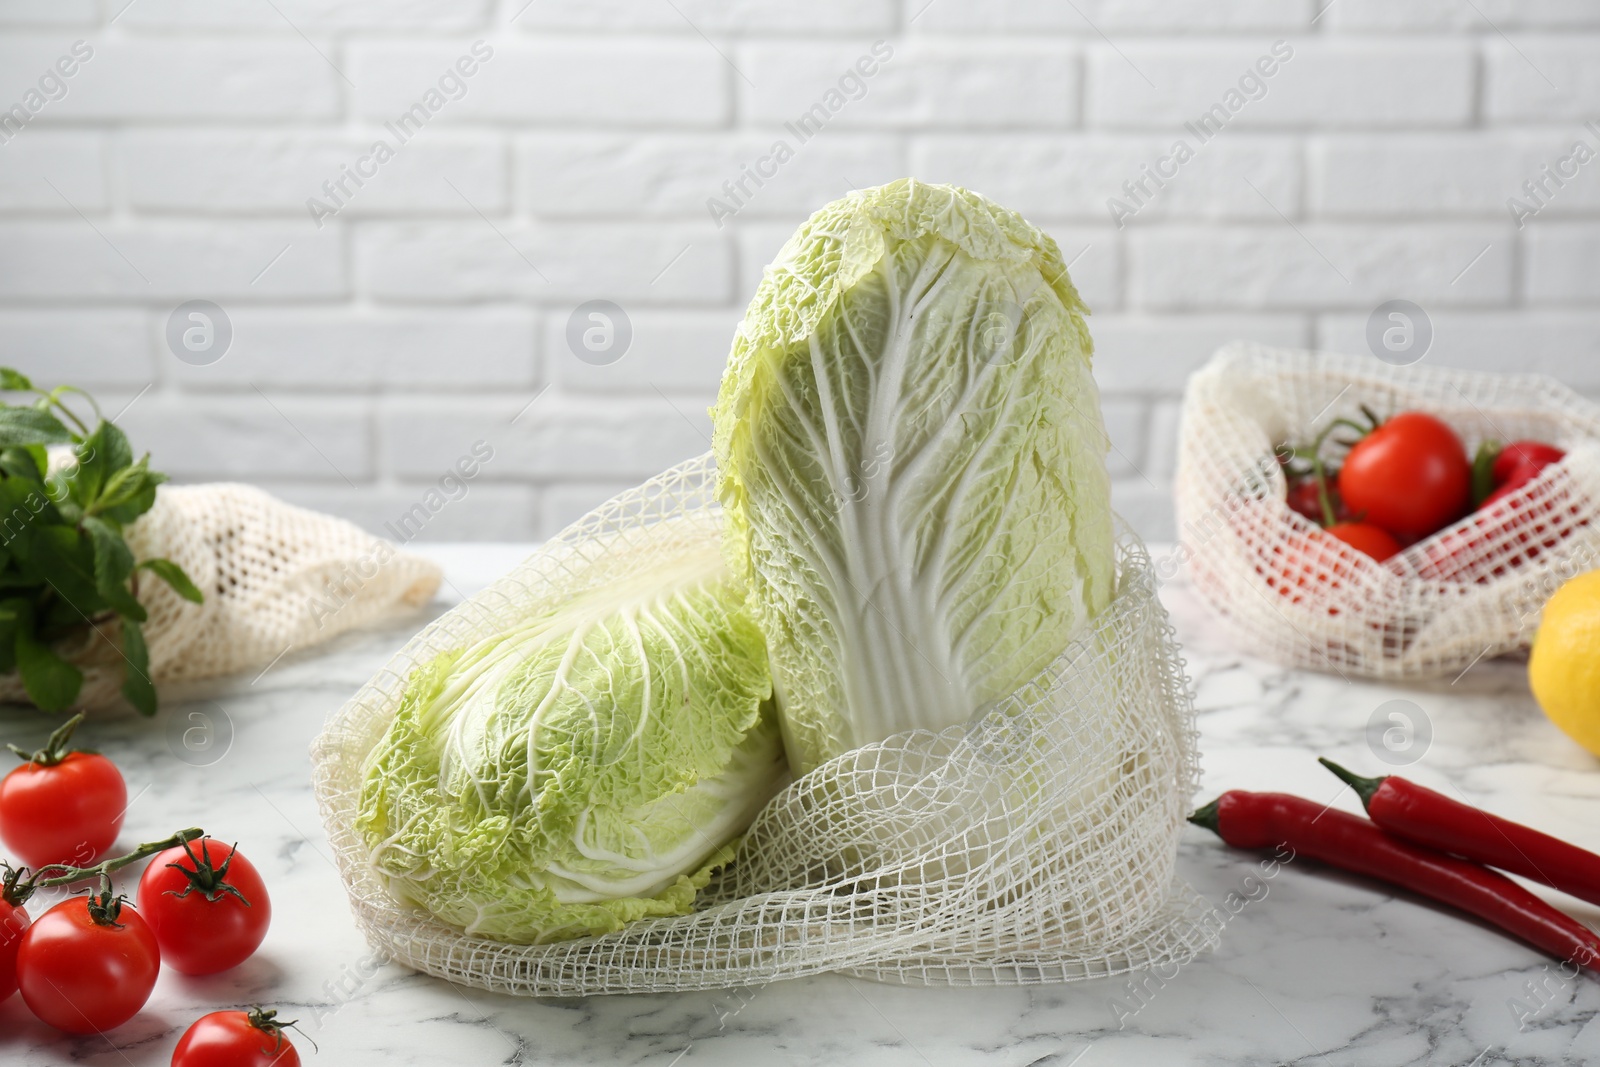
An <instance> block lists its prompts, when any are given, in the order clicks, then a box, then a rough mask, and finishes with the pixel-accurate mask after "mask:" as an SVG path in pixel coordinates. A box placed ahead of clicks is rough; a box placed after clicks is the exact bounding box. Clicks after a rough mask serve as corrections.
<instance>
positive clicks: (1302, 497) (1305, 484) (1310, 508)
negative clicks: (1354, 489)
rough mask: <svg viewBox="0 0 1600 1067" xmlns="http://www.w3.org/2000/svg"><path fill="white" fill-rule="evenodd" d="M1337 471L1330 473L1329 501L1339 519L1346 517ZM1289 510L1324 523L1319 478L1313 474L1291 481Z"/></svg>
mask: <svg viewBox="0 0 1600 1067" xmlns="http://www.w3.org/2000/svg"><path fill="white" fill-rule="evenodd" d="M1336 478H1337V474H1336V472H1329V474H1328V502H1329V503H1330V504H1332V505H1333V517H1334V519H1335V520H1336V521H1337V520H1339V519H1343V518H1346V517H1347V516H1346V514H1345V509H1344V504H1343V502H1342V501H1341V500H1340V499H1339V490H1338V488H1337V482H1336ZM1288 503H1289V510H1290V511H1293V512H1295V513H1297V514H1300V515H1304V516H1305V517H1306V518H1308V519H1310V520H1311V521H1312V522H1314V523H1316V524H1317V525H1318V526H1321V525H1322V519H1323V515H1322V497H1321V496H1320V495H1319V494H1318V492H1317V479H1316V478H1315V477H1314V476H1312V475H1305V476H1303V477H1300V478H1296V479H1295V480H1294V481H1292V482H1290V483H1289V499H1288Z"/></svg>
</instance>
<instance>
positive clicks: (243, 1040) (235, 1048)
mask: <svg viewBox="0 0 1600 1067" xmlns="http://www.w3.org/2000/svg"><path fill="white" fill-rule="evenodd" d="M277 1014H278V1013H277V1012H275V1011H272V1010H270V1009H267V1010H264V1009H261V1008H251V1009H250V1010H249V1011H214V1012H212V1013H211V1014H210V1015H204V1016H201V1017H200V1019H199V1020H198V1021H196V1022H195V1024H194V1025H193V1026H191V1027H189V1029H188V1030H186V1031H185V1032H184V1035H183V1037H181V1038H179V1039H178V1047H177V1048H176V1049H174V1050H173V1052H172V1067H300V1054H299V1053H298V1052H296V1051H295V1049H294V1046H293V1045H292V1044H290V1043H289V1039H288V1038H287V1037H284V1036H283V1031H284V1029H285V1028H287V1027H290V1026H293V1025H294V1023H292V1022H287V1023H280V1022H278V1021H277V1018H276V1016H277Z"/></svg>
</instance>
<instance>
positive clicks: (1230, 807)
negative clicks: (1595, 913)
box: [1189, 789, 1600, 970]
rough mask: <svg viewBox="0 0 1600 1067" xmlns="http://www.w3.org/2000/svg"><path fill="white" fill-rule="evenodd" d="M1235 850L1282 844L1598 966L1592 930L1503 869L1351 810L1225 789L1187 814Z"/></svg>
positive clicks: (1599, 948) (1599, 946)
mask: <svg viewBox="0 0 1600 1067" xmlns="http://www.w3.org/2000/svg"><path fill="white" fill-rule="evenodd" d="M1189 821H1190V822H1192V823H1194V824H1195V825H1196V826H1204V827H1205V828H1206V829H1208V830H1212V831H1214V832H1215V833H1216V834H1217V835H1218V836H1220V837H1221V838H1222V839H1223V840H1224V841H1226V842H1227V843H1228V844H1230V845H1233V846H1234V847H1235V848H1271V847H1273V846H1276V845H1283V844H1286V845H1288V846H1289V847H1290V848H1291V849H1293V850H1294V851H1295V853H1296V854H1297V855H1304V856H1310V857H1311V858H1312V859H1317V860H1321V861H1322V862H1324V863H1327V864H1329V865H1331V866H1334V867H1341V868H1343V869H1344V870H1347V871H1355V872H1356V873H1358V874H1364V875H1367V876H1368V877H1371V878H1376V879H1378V880H1380V881H1384V882H1389V883H1390V884H1392V885H1397V886H1400V887H1402V888H1404V889H1409V890H1411V891H1412V892H1414V893H1418V894H1420V895H1422V896H1425V897H1428V898H1429V899H1431V900H1437V901H1439V902H1440V903H1442V904H1449V905H1450V906H1451V907H1455V908H1459V909H1461V910H1462V911H1464V912H1467V913H1468V914H1471V915H1476V916H1477V917H1478V918H1480V919H1482V920H1484V921H1485V922H1489V923H1493V924H1494V925H1495V926H1498V927H1500V929H1502V930H1504V931H1506V932H1507V933H1508V934H1511V935H1513V936H1515V937H1518V938H1521V939H1522V940H1523V941H1526V942H1527V943H1528V944H1530V945H1533V946H1535V947H1536V948H1540V949H1543V950H1544V951H1545V952H1548V953H1550V954H1551V955H1552V956H1554V957H1556V958H1557V959H1559V960H1565V961H1570V962H1572V963H1575V964H1577V965H1579V966H1582V967H1588V968H1589V969H1591V970H1600V935H1596V934H1595V933H1594V932H1593V931H1592V930H1590V929H1589V928H1588V927H1587V926H1584V925H1583V924H1582V923H1580V922H1578V921H1577V920H1576V919H1573V918H1571V917H1570V916H1567V915H1564V914H1562V913H1561V912H1559V911H1557V910H1556V909H1555V908H1553V907H1551V906H1550V905H1549V904H1546V903H1545V902H1544V901H1542V900H1540V899H1539V898H1538V897H1536V896H1534V895H1533V894H1532V893H1530V892H1528V890H1526V889H1524V888H1523V887H1522V886H1520V885H1518V884H1517V883H1515V882H1513V881H1512V880H1511V879H1509V878H1507V877H1506V876H1505V875H1503V874H1500V873H1498V872H1496V871H1491V870H1490V869H1489V868H1487V867H1484V866H1481V865H1479V864H1476V863H1470V862H1468V861H1467V860H1462V859H1457V858H1455V857H1454V856H1446V855H1445V854H1443V853H1441V852H1435V851H1433V850H1432V849H1427V848H1422V847H1419V846H1417V845H1413V844H1410V843H1408V842H1406V841H1402V840H1400V839H1399V838H1397V837H1391V836H1390V835H1388V834H1386V833H1384V832H1383V831H1382V830H1380V829H1379V828H1378V827H1377V825H1376V824H1374V823H1372V822H1370V821H1369V820H1367V819H1363V818H1361V817H1360V816H1359V815H1351V814H1349V813H1348V812H1343V811H1334V810H1332V809H1329V808H1324V807H1321V806H1319V805H1318V804H1316V803H1315V802H1313V801H1310V800H1306V799H1304V798H1303V797H1295V796H1289V795H1288V794H1286V793H1249V792H1245V791H1244V790H1241V789H1230V790H1229V791H1228V792H1226V793H1224V794H1222V795H1221V796H1220V797H1218V798H1217V799H1216V800H1213V801H1212V802H1211V803H1210V804H1207V805H1206V806H1205V807H1203V808H1201V809H1199V810H1198V811H1196V812H1195V813H1194V814H1193V815H1191V816H1189Z"/></svg>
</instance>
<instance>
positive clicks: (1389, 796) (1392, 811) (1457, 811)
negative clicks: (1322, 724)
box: [1320, 759, 1600, 904]
mask: <svg viewBox="0 0 1600 1067" xmlns="http://www.w3.org/2000/svg"><path fill="white" fill-rule="evenodd" d="M1320 762H1321V763H1322V765H1323V766H1324V767H1326V768H1328V770H1330V771H1332V772H1333V773H1334V774H1337V775H1338V776H1339V777H1340V778H1343V779H1344V780H1345V781H1346V782H1348V783H1350V785H1351V787H1352V788H1354V789H1355V791H1356V795H1357V796H1359V797H1360V798H1361V803H1362V805H1363V806H1365V807H1366V809H1367V814H1368V815H1370V816H1371V817H1372V821H1373V822H1375V823H1377V824H1378V825H1379V826H1380V827H1382V828H1383V829H1385V830H1387V831H1388V832H1389V833H1391V834H1394V835H1395V836H1396V837H1403V838H1405V839H1406V840H1407V841H1413V842H1415V843H1417V844H1419V845H1425V846H1427V847H1428V848H1436V849H1438V850H1440V851H1441V852H1453V853H1455V854H1456V855H1457V856H1464V857H1466V858H1467V859H1469V860H1472V861H1474V862H1476V863H1486V864H1488V865H1489V866H1491V867H1499V868H1500V869H1501V870H1503V871H1510V872H1511V873H1512V874H1520V875H1522V877H1524V878H1531V879H1533V880H1534V881H1535V882H1541V883H1543V884H1544V885H1547V886H1551V887H1553V888H1555V889H1559V890H1561V891H1562V892H1563V893H1571V894H1572V895H1573V896H1575V897H1579V898H1581V899H1583V900H1587V901H1589V902H1590V903H1593V904H1600V856H1596V855H1595V854H1594V853H1593V852H1587V851H1585V850H1583V849H1581V848H1579V847H1578V846H1577V845H1571V844H1568V843H1567V842H1565V841H1562V840H1561V839H1559V838H1555V837H1551V836H1550V835H1549V834H1544V833H1540V832H1539V831H1538V830H1535V829H1534V828H1533V827H1531V826H1524V825H1522V824H1521V823H1519V822H1512V821H1511V820H1510V819H1502V818H1501V817H1500V816H1498V815H1491V814H1489V813H1488V812H1487V811H1484V810H1483V809H1482V808H1475V807H1473V806H1472V805H1470V804H1463V803H1462V802H1461V801H1459V800H1452V799H1450V798H1449V797H1447V796H1445V795H1444V794H1443V793H1438V792H1435V791H1434V790H1432V789H1429V788H1427V787H1426V786H1420V785H1418V784H1417V783H1415V782H1408V781H1406V780H1405V779H1404V778H1396V777H1395V776H1394V775H1389V776H1387V777H1384V778H1363V777H1361V776H1360V775H1359V774H1352V773H1351V772H1349V771H1347V770H1345V769H1344V768H1343V767H1341V766H1339V765H1338V764H1337V763H1334V762H1333V761H1332V760H1326V759H1325V760H1321V761H1320Z"/></svg>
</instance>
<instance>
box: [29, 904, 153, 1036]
mask: <svg viewBox="0 0 1600 1067" xmlns="http://www.w3.org/2000/svg"><path fill="white" fill-rule="evenodd" d="M160 970H161V949H160V947H159V946H157V944H156V935H155V934H152V933H151V932H150V928H149V927H148V926H146V925H145V922H144V920H143V919H142V918H140V917H139V913H138V912H137V911H134V910H133V908H132V907H129V906H128V905H126V904H121V903H120V902H119V901H116V900H107V899H106V898H104V897H87V898H86V897H74V898H72V899H71V900H66V901H63V902H61V903H60V904H57V905H56V906H55V907H53V908H51V909H50V910H49V911H47V912H45V913H44V914H43V915H41V916H39V918H38V921H36V922H35V923H34V924H33V925H32V926H29V927H28V930H27V932H26V933H24V934H23V935H22V947H21V948H20V949H19V950H18V952H17V986H18V988H20V989H21V990H22V999H23V1000H24V1001H26V1002H27V1004H28V1008H29V1009H30V1010H31V1011H32V1012H33V1013H34V1014H35V1015H37V1016H38V1017H39V1018H40V1019H41V1020H42V1021H44V1022H46V1023H49V1024H50V1025H51V1026H53V1027H55V1028H56V1029H57V1030H65V1031H66V1032H67V1033H69V1034H94V1033H104V1032H105V1031H107V1030H111V1029H114V1028H115V1027H118V1026H121V1025H122V1024H123V1023H125V1022H127V1021H128V1020H129V1019H131V1018H133V1017H134V1016H135V1015H137V1014H138V1013H139V1009H140V1008H142V1007H144V1003H145V1001H147V1000H149V999H150V990H152V989H154V988H155V984H156V974H157V973H158V972H159V971H160Z"/></svg>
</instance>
